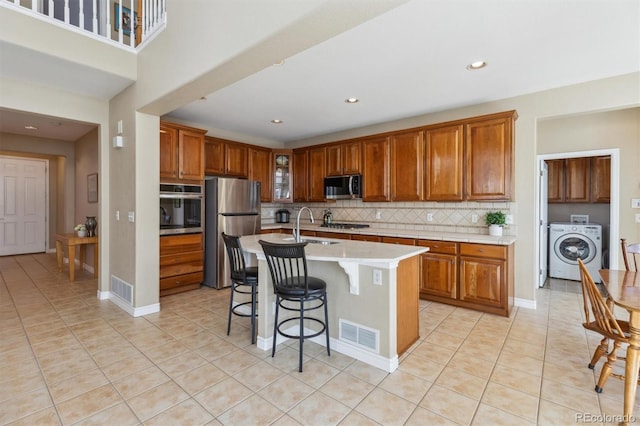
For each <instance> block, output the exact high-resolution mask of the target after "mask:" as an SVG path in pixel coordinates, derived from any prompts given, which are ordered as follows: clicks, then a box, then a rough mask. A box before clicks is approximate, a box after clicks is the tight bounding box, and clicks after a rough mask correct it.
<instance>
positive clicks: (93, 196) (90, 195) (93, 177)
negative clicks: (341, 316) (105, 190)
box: [87, 173, 98, 203]
mask: <svg viewBox="0 0 640 426" xmlns="http://www.w3.org/2000/svg"><path fill="white" fill-rule="evenodd" d="M87 201H89V202H90V203H97V202H98V174H97V173H91V174H90V175H87Z"/></svg>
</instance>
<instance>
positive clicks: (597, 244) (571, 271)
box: [549, 223, 602, 282]
mask: <svg viewBox="0 0 640 426" xmlns="http://www.w3.org/2000/svg"><path fill="white" fill-rule="evenodd" d="M578 259H582V262H584V264H585V266H586V267H587V269H588V270H589V273H590V274H591V276H592V277H593V279H594V281H595V282H600V275H599V274H598V271H599V270H600V269H602V226H600V225H596V224H589V223H587V224H579V223H551V224H549V276H550V277H552V278H563V279H566V280H577V281H580V268H579V267H578Z"/></svg>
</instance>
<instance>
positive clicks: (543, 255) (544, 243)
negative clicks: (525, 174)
mask: <svg viewBox="0 0 640 426" xmlns="http://www.w3.org/2000/svg"><path fill="white" fill-rule="evenodd" d="M548 180H549V175H548V166H547V163H546V162H545V161H544V160H540V191H539V193H540V199H539V200H538V206H539V209H540V212H539V215H540V220H539V222H538V223H539V225H538V226H539V227H540V229H539V232H538V235H539V236H540V242H539V244H540V250H539V256H540V258H539V259H538V264H539V265H540V269H539V275H538V287H542V286H543V285H544V283H545V281H546V280H547V268H548V265H547V253H548V248H549V222H548V221H549V214H548V207H549V206H548V200H547V198H548V195H547V191H548Z"/></svg>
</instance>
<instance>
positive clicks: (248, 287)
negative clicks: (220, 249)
mask: <svg viewBox="0 0 640 426" xmlns="http://www.w3.org/2000/svg"><path fill="white" fill-rule="evenodd" d="M222 238H223V239H224V245H225V247H226V248H227V254H228V257H229V265H230V266H231V297H230V298H229V319H228V322H227V336H228V335H229V333H230V332H231V314H234V315H238V316H240V317H250V318H251V344H254V343H255V342H256V318H257V316H258V313H257V312H256V305H257V303H258V299H257V292H258V267H257V266H246V265H245V261H244V255H243V253H242V246H241V245H240V237H237V236H234V235H227V234H225V233H224V232H223V233H222ZM235 293H239V294H250V295H251V300H250V301H248V302H242V303H238V304H237V305H236V306H233V295H234V294H235ZM248 305H251V306H250V307H251V313H249V314H245V313H242V312H240V311H239V310H238V309H241V307H243V306H248Z"/></svg>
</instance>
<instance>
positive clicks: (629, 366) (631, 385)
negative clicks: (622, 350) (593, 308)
mask: <svg viewBox="0 0 640 426" xmlns="http://www.w3.org/2000/svg"><path fill="white" fill-rule="evenodd" d="M600 277H601V278H602V281H603V283H604V285H605V286H606V287H607V292H608V293H609V298H610V299H611V300H612V301H613V303H614V304H616V305H618V306H620V307H621V308H624V309H626V310H627V311H628V312H629V334H630V338H629V346H628V347H627V361H626V365H625V371H624V411H623V416H622V418H621V419H620V420H621V424H629V423H631V422H632V421H633V419H634V418H633V406H634V403H635V400H636V387H637V384H638V367H640V272H633V271H621V270H616V269H601V270H600Z"/></svg>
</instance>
